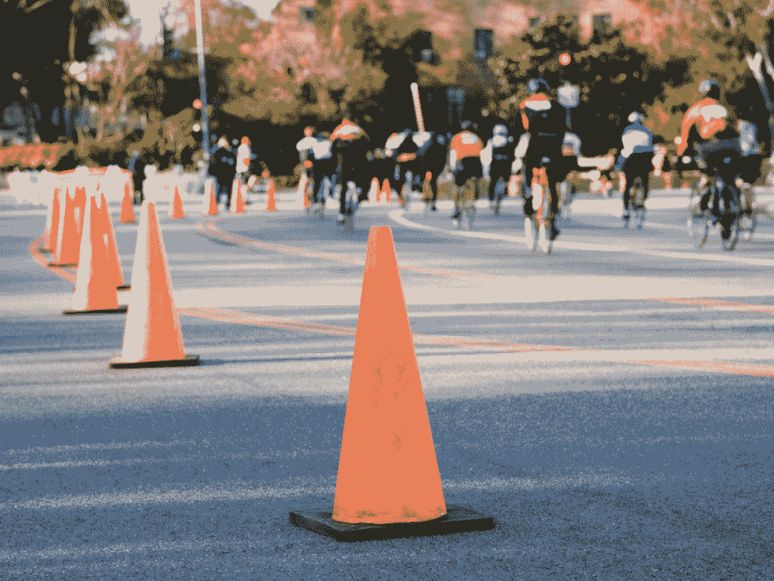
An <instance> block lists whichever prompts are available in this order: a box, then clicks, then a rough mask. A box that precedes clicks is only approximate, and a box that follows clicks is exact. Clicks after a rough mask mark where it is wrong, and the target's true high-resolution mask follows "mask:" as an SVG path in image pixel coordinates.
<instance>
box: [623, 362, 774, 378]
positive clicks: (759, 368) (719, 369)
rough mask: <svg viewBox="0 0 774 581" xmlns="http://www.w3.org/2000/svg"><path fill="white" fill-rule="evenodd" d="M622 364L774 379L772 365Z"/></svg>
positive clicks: (725, 363)
mask: <svg viewBox="0 0 774 581" xmlns="http://www.w3.org/2000/svg"><path fill="white" fill-rule="evenodd" d="M620 362H621V363H630V364H633V365H656V366H659V367H680V368H686V369H697V370H702V371H713V372H716V373H733V374H735V375H755V376H758V377H774V367H772V366H771V365H752V364H749V363H731V362H728V361H680V360H677V361H659V360H653V359H647V360H641V361H638V360H634V361H632V360H626V361H620Z"/></svg>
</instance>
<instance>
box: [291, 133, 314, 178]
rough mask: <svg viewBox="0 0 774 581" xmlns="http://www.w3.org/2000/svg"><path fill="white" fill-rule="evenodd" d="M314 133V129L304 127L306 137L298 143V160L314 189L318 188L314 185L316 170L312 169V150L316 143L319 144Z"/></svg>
mask: <svg viewBox="0 0 774 581" xmlns="http://www.w3.org/2000/svg"><path fill="white" fill-rule="evenodd" d="M314 131H315V130H314V127H304V137H303V138H302V139H301V140H300V141H299V142H298V143H296V149H297V150H298V158H299V160H300V161H301V164H302V165H303V167H304V169H303V170H302V171H303V172H304V174H306V176H307V177H308V178H309V182H310V183H311V184H312V188H314V187H316V184H315V183H314V170H313V167H312V162H313V160H314V155H313V153H312V148H313V147H314V145H315V143H317V139H316V138H315V137H314ZM313 191H314V190H313Z"/></svg>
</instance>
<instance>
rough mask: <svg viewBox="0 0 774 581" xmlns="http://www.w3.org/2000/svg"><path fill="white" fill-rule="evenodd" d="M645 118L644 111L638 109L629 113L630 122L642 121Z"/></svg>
mask: <svg viewBox="0 0 774 581" xmlns="http://www.w3.org/2000/svg"><path fill="white" fill-rule="evenodd" d="M643 119H644V117H643V116H642V113H638V112H637V111H634V112H633V113H630V114H629V123H642V120H643Z"/></svg>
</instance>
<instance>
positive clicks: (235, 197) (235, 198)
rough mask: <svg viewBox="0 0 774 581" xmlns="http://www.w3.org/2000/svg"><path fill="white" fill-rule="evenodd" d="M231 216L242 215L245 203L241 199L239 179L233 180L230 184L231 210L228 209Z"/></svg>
mask: <svg viewBox="0 0 774 581" xmlns="http://www.w3.org/2000/svg"><path fill="white" fill-rule="evenodd" d="M229 210H230V211H231V213H232V214H244V212H245V201H244V199H243V198H242V182H240V181H239V179H234V182H233V183H232V184H231V208H229Z"/></svg>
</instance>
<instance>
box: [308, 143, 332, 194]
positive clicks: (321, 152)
mask: <svg viewBox="0 0 774 581" xmlns="http://www.w3.org/2000/svg"><path fill="white" fill-rule="evenodd" d="M312 157H313V158H314V162H313V163H312V172H313V173H312V178H311V179H312V182H313V188H314V189H313V190H312V192H314V203H318V202H319V203H322V204H324V203H325V188H326V185H325V180H326V179H327V180H328V188H329V189H328V191H329V192H331V194H330V195H333V190H334V188H335V187H336V158H335V157H334V155H333V143H332V142H331V134H330V133H328V132H327V131H322V132H320V133H318V134H317V137H316V140H315V143H314V145H312Z"/></svg>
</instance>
